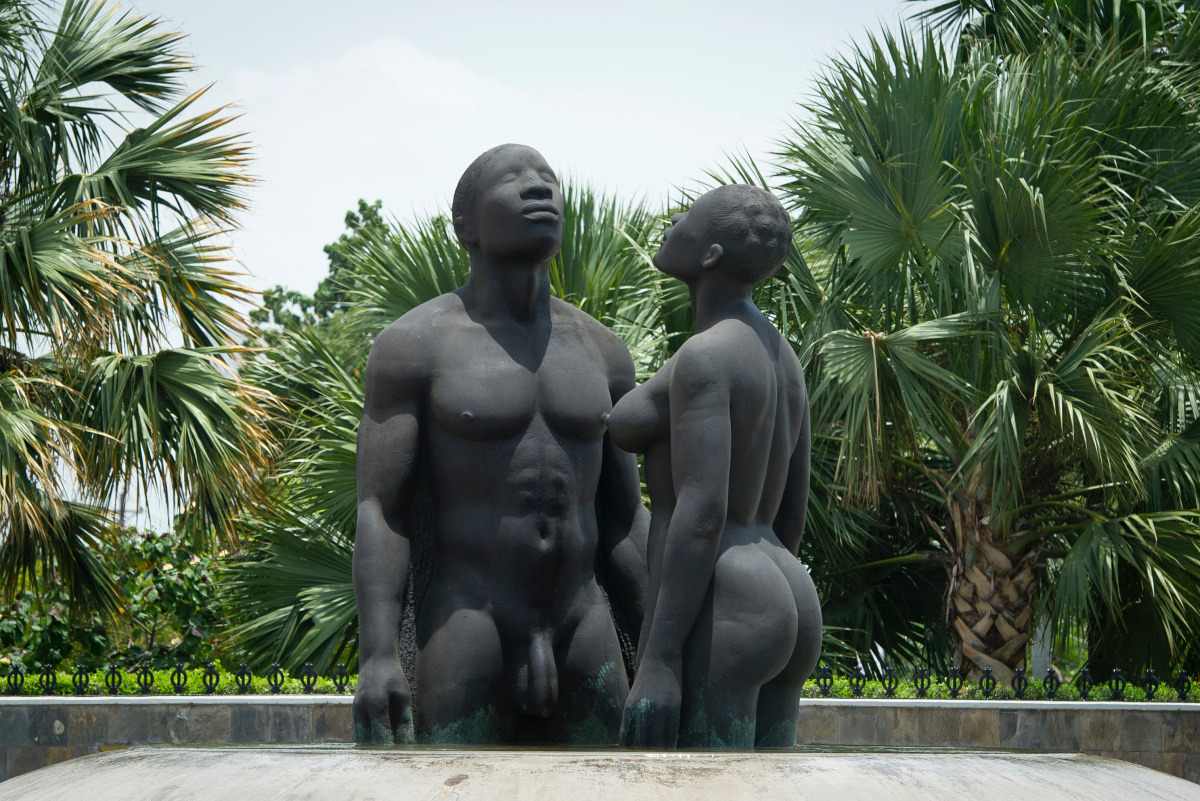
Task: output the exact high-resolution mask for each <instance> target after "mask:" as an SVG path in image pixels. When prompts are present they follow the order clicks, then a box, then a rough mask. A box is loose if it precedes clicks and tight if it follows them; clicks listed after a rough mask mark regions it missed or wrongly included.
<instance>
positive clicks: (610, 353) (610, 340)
mask: <svg viewBox="0 0 1200 801" xmlns="http://www.w3.org/2000/svg"><path fill="white" fill-rule="evenodd" d="M551 310H552V312H553V313H554V315H555V322H557V323H559V324H567V325H574V326H575V327H576V328H577V329H578V330H579V333H580V335H581V336H582V337H583V338H584V339H585V340H586V341H587V342H588V343H589V344H590V345H591V346H592V347H593V348H595V350H596V352H597V353H598V354H599V356H600V359H601V361H602V362H603V363H604V366H605V370H606V373H607V375H608V379H609V385H610V386H611V387H612V389H613V394H614V399H615V398H619V397H621V396H622V395H624V394H625V393H626V392H628V391H629V390H631V389H633V387H634V384H635V378H634V369H633V358H632V357H631V356H630V355H629V347H628V346H627V345H626V344H625V341H624V340H622V339H621V338H620V337H619V336H617V335H616V334H614V333H613V332H612V330H610V329H609V328H608V326H606V325H605V324H604V323H602V322H600V321H599V320H597V319H596V318H595V317H593V316H591V315H590V314H588V313H587V312H585V311H583V310H581V309H578V308H576V307H575V306H572V305H571V304H570V303H567V302H566V301H562V300H559V299H558V298H551Z"/></svg>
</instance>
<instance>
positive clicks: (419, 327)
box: [367, 293, 462, 398]
mask: <svg viewBox="0 0 1200 801" xmlns="http://www.w3.org/2000/svg"><path fill="white" fill-rule="evenodd" d="M456 312H457V313H461V312H462V303H461V301H459V299H458V297H457V296H455V295H454V294H453V293H448V294H446V295H441V296H439V297H436V298H434V299H433V300H430V301H427V302H425V303H422V304H421V305H420V306H417V307H416V308H415V309H412V310H411V311H409V312H408V313H406V314H405V315H404V316H402V317H400V318H399V319H398V320H396V321H395V322H393V323H391V324H390V325H389V326H387V327H386V328H384V329H383V330H382V331H380V332H379V336H377V337H375V342H374V344H372V345H371V353H370V355H369V356H368V357H367V396H368V398H370V397H371V395H372V393H373V391H380V390H382V391H385V392H386V393H387V394H388V395H394V394H395V393H397V392H399V393H400V394H408V392H406V390H408V391H415V389H416V388H417V387H419V386H421V385H423V384H424V383H425V381H426V380H427V379H428V377H429V375H430V373H431V371H432V369H433V364H434V360H435V359H436V355H437V342H438V340H439V336H440V333H441V329H442V328H443V326H444V325H445V324H446V323H447V322H448V318H453V317H454V316H455V314H456Z"/></svg>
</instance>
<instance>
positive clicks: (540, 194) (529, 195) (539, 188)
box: [521, 178, 554, 200]
mask: <svg viewBox="0 0 1200 801" xmlns="http://www.w3.org/2000/svg"><path fill="white" fill-rule="evenodd" d="M552 197H554V190H553V189H552V188H551V187H550V184H548V183H546V182H545V181H543V180H542V179H541V178H534V179H530V180H528V181H526V182H525V186H523V187H522V188H521V199H522V200H549V199H550V198H552Z"/></svg>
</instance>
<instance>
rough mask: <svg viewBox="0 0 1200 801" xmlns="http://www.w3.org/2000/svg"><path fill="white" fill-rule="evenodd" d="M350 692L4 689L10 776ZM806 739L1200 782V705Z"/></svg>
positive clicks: (910, 707) (265, 726) (871, 703)
mask: <svg viewBox="0 0 1200 801" xmlns="http://www.w3.org/2000/svg"><path fill="white" fill-rule="evenodd" d="M350 702H351V699H350V697H349V696H328V695H278V696H151V697H120V698H97V697H89V698H70V697H38V698H0V780H3V779H6V778H9V777H12V776H17V775H19V774H21V773H26V772H28V771H30V770H34V769H35V768H40V767H42V766H44V765H48V764H53V763H55V762H61V761H62V760H65V759H71V758H72V757H77V756H83V755H84V754H92V753H96V752H97V751H101V750H107V749H110V748H121V747H124V746H129V745H145V744H154V743H178V744H185V743H192V744H201V743H203V744H206V745H217V744H225V743H330V742H349V741H350V740H351V739H352V737H353V723H352V718H351V714H350ZM797 734H798V741H799V742H800V743H801V744H802V745H808V746H822V745H837V746H889V747H903V746H913V747H924V748H966V749H1013V750H1027V751H1050V752H1086V753H1090V754H1098V755H1101V756H1108V757H1115V758H1117V759H1124V760H1127V761H1130V762H1136V763H1139V764H1142V765H1145V766H1147V767H1150V768H1154V769H1156V770H1161V771H1164V772H1166V773H1170V774H1173V775H1175V776H1182V777H1183V778H1185V779H1190V780H1191V781H1194V782H1200V704H1176V703H1155V704H1145V703H1104V702H1070V701H1053V702H1046V701H1027V702H1025V701H914V700H899V699H897V700H882V699H858V700H842V699H805V700H804V701H802V702H801V705H800V720H799V725H798V731H797Z"/></svg>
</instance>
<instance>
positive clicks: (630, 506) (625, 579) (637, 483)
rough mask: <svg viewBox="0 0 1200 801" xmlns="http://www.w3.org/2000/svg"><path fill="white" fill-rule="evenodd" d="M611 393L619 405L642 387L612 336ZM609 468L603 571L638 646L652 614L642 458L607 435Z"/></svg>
mask: <svg viewBox="0 0 1200 801" xmlns="http://www.w3.org/2000/svg"><path fill="white" fill-rule="evenodd" d="M602 336H603V339H602V340H601V343H600V344H601V346H602V348H603V349H604V351H605V352H606V358H607V363H608V364H607V366H608V374H609V375H608V384H609V394H610V396H611V399H612V404H613V406H616V405H617V401H619V400H621V398H623V397H624V396H625V395H626V394H627V393H629V392H630V391H631V390H632V389H633V388H634V386H635V384H636V378H635V373H634V369H633V359H631V358H630V357H629V350H628V349H627V348H626V347H625V344H624V343H623V342H622V341H621V340H620V339H619V338H618V337H617V336H616V335H615V334H613V333H612V332H610V331H607V330H605V331H604V332H603V335H602ZM603 460H604V461H603V465H602V466H601V469H600V481H599V484H598V486H597V491H596V525H597V530H598V532H599V540H600V542H599V547H600V551H601V553H600V557H601V558H600V569H601V570H603V571H604V576H603V581H604V584H605V587H606V589H607V590H608V591H609V602H610V603H611V604H612V605H613V611H614V613H615V614H616V615H617V616H618V618H619V619H620V621H621V624H622V625H623V626H624V628H625V630H626V633H628V634H629V636H630V638H631V639H632V641H633V642H635V643H636V642H637V641H638V637H639V636H640V634H641V628H642V618H643V616H644V615H645V613H646V584H647V569H646V539H647V536H648V535H649V531H650V514H649V513H648V512H647V511H646V507H645V505H644V504H643V503H642V482H641V478H640V477H639V475H638V466H637V457H636V456H635V455H633V454H632V453H626V452H625V451H623V450H621V449H620V448H618V447H617V445H616V444H615V443H614V442H613V440H612V436H611V435H610V434H607V433H606V434H605V435H604V453H603Z"/></svg>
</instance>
